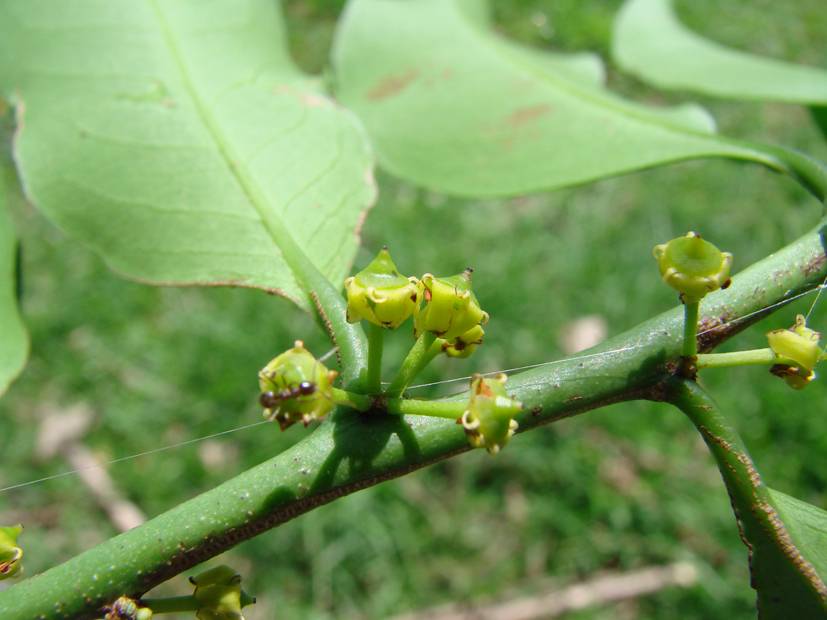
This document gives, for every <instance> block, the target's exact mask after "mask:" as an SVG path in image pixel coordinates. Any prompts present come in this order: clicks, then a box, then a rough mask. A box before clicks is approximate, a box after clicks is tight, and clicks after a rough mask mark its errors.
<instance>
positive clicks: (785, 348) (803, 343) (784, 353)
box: [767, 314, 822, 390]
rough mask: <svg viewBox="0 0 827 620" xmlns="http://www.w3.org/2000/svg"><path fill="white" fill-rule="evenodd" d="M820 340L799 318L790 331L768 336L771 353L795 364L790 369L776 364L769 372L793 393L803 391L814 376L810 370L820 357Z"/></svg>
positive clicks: (782, 330) (785, 330)
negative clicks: (785, 383) (793, 390)
mask: <svg viewBox="0 0 827 620" xmlns="http://www.w3.org/2000/svg"><path fill="white" fill-rule="evenodd" d="M820 339H821V334H820V333H818V332H817V331H815V330H812V329H810V328H809V327H807V323H806V320H805V319H804V316H803V315H801V314H799V315H798V316H796V317H795V323H794V324H793V326H792V327H791V328H790V329H776V330H773V331H771V332H769V333H768V334H767V340H768V341H769V345H770V349H772V351H773V353H775V355H776V356H778V357H779V358H782V359H785V360H790V361H792V362H794V364H793V365H790V364H775V365H774V366H773V367H772V368H771V369H770V371H771V372H772V373H773V374H774V375H776V376H779V377H781V378H783V379H784V380H785V381H786V382H787V385H789V386H790V387H792V388H794V389H796V390H800V389H803V388H805V387H806V386H807V385H808V384H809V383H810V382H811V381H812V380H813V379H815V376H816V374H815V371H814V370H813V369H814V368H815V367H816V364H818V362H819V360H820V359H821V355H822V350H821V347H820V346H819V340H820Z"/></svg>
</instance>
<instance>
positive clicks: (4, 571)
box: [0, 524, 23, 581]
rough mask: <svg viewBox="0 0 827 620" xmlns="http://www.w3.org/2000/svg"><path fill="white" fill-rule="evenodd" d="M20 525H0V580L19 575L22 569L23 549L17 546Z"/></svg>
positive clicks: (21, 528)
mask: <svg viewBox="0 0 827 620" xmlns="http://www.w3.org/2000/svg"><path fill="white" fill-rule="evenodd" d="M21 532H23V526H22V525H19V524H18V525H11V526H8V527H0V581H2V580H4V579H9V578H10V577H14V576H15V575H19V574H20V572H21V571H22V570H23V565H22V564H21V560H22V559H23V549H21V548H20V547H18V546H17V537H18V536H20V534H21Z"/></svg>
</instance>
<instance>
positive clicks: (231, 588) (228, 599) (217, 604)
mask: <svg viewBox="0 0 827 620" xmlns="http://www.w3.org/2000/svg"><path fill="white" fill-rule="evenodd" d="M190 582H191V583H192V584H193V585H194V586H195V593H194V594H193V596H194V597H195V600H196V601H197V602H198V609H197V610H196V612H195V616H196V618H198V620H244V616H243V615H242V614H241V608H242V607H246V606H247V605H252V604H253V603H255V602H256V599H255V598H253V597H251V596H250V595H249V594H247V593H246V592H244V591H243V590H242V589H241V575H239V574H238V573H237V572H235V571H234V570H233V569H232V568H230V567H229V566H224V565H222V566H216V567H215V568H211V569H210V570H207V571H204V572H203V573H200V574H198V575H195V576H194V577H190Z"/></svg>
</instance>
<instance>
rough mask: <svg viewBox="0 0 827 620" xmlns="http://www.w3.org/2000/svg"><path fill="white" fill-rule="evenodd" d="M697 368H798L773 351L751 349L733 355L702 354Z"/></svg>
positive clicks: (734, 352)
mask: <svg viewBox="0 0 827 620" xmlns="http://www.w3.org/2000/svg"><path fill="white" fill-rule="evenodd" d="M697 359H698V361H697V363H696V364H695V366H696V367H697V368H698V370H700V369H701V368H732V367H734V366H767V365H772V364H788V365H790V366H796V363H795V362H794V361H793V360H790V359H787V358H784V357H778V356H777V355H776V354H775V352H774V351H773V350H772V349H769V348H767V349H749V350H747V351H733V352H732V353H701V354H700V355H698V358H697Z"/></svg>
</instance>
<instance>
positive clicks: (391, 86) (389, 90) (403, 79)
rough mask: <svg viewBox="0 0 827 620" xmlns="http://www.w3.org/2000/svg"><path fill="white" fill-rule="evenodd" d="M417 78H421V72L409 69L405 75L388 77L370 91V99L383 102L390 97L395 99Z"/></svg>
mask: <svg viewBox="0 0 827 620" xmlns="http://www.w3.org/2000/svg"><path fill="white" fill-rule="evenodd" d="M417 77H419V71H418V70H417V69H409V70H408V71H405V72H404V73H399V74H396V75H388V76H386V77H384V78H382V79H381V80H379V81H378V82H377V83H376V84H375V85H374V87H373V88H371V89H370V90H369V91H368V95H367V96H368V99H370V100H371V101H381V100H382V99H387V98H388V97H394V96H396V95H398V94H399V93H401V92H402V91H403V90H405V89H406V88H407V87H408V86H410V85H411V83H412V82H413V81H414V80H415V79H416V78H417Z"/></svg>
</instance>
